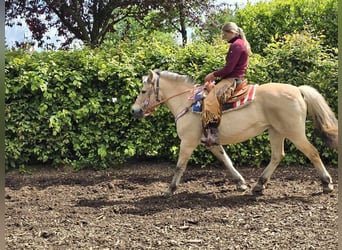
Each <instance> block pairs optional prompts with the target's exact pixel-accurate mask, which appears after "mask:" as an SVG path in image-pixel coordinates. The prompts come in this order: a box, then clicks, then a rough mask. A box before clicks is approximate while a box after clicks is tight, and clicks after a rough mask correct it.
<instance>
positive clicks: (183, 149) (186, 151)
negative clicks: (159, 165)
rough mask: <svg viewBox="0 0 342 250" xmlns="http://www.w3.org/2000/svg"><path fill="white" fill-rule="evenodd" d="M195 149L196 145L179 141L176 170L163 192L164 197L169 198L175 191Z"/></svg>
mask: <svg viewBox="0 0 342 250" xmlns="http://www.w3.org/2000/svg"><path fill="white" fill-rule="evenodd" d="M196 147H197V144H194V143H191V142H187V141H183V140H182V141H181V144H180V149H179V155H178V161H177V166H176V170H175V173H174V175H173V178H172V181H171V184H170V186H169V188H168V189H167V191H166V192H165V195H166V196H171V195H172V194H173V193H174V192H175V191H176V189H177V187H178V185H179V182H180V180H181V178H182V176H183V173H184V171H185V169H186V166H187V164H188V161H189V159H190V156H191V154H192V152H193V151H194V149H195V148H196Z"/></svg>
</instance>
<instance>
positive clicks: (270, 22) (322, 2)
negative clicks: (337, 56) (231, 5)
mask: <svg viewBox="0 0 342 250" xmlns="http://www.w3.org/2000/svg"><path fill="white" fill-rule="evenodd" d="M337 10H338V1H337V0H272V1H260V2H258V3H255V4H251V3H248V4H247V6H246V7H245V8H243V9H239V10H237V11H236V15H235V19H234V21H235V22H236V23H238V24H239V26H241V27H243V29H244V30H245V33H246V35H247V38H248V40H249V41H250V42H251V45H252V47H253V50H254V51H255V52H257V53H261V54H264V52H263V49H264V48H265V47H267V45H268V44H269V43H270V42H271V41H272V38H274V37H277V36H278V37H282V36H284V35H285V34H292V33H293V32H294V31H297V32H300V31H303V30H308V31H310V32H311V33H314V34H320V35H322V37H324V40H323V44H324V45H325V46H327V47H337V42H338V40H337V37H338V36H337V31H338V24H337V23H338V22H337V13H338V12H337Z"/></svg>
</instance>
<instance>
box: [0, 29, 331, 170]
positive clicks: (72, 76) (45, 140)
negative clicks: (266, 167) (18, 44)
mask: <svg viewBox="0 0 342 250" xmlns="http://www.w3.org/2000/svg"><path fill="white" fill-rule="evenodd" d="M227 46H228V45H227V44H225V43H223V42H217V43H216V44H214V45H210V44H206V43H199V42H198V43H192V44H189V45H188V46H186V47H184V48H181V47H177V46H173V45H172V44H167V43H162V42H158V41H157V40H155V39H150V40H141V41H136V42H135V43H134V44H132V43H121V44H116V45H115V46H112V45H111V44H110V43H107V44H105V45H103V46H102V47H101V48H98V49H94V50H91V49H87V48H85V49H82V50H75V51H57V52H42V53H34V54H33V55H32V56H30V55H27V54H25V53H18V52H7V53H6V66H5V74H6V117H5V119H6V120H5V121H6V138H5V143H6V161H7V166H8V167H10V168H11V167H12V168H16V167H21V166H27V165H32V164H49V165H50V164H52V165H72V166H73V167H74V168H84V167H90V168H94V169H100V168H106V167H111V166H113V165H115V164H119V163H125V162H127V161H129V160H130V159H142V158H145V157H156V158H158V159H162V160H167V161H170V160H171V161H175V160H176V158H177V155H178V146H179V139H178V137H177V134H176V130H175V124H174V121H173V117H172V116H171V113H170V112H169V111H168V110H167V109H166V108H165V107H160V108H158V109H157V110H156V111H155V113H154V114H153V116H151V117H149V118H148V119H145V120H136V119H134V118H133V117H132V116H131V115H130V107H131V105H132V103H133V102H134V100H135V98H136V96H137V95H138V92H139V90H140V87H141V77H142V76H143V75H145V74H147V73H148V70H149V69H154V68H160V69H163V70H165V69H168V70H172V71H175V72H181V73H184V74H188V75H190V76H192V77H193V78H194V79H196V80H197V81H198V82H201V81H202V79H203V78H204V76H205V75H206V74H207V73H208V72H209V71H211V70H213V69H216V68H218V67H220V66H221V65H222V63H223V62H224V57H225V53H226V51H227V49H228V47H227ZM266 51H267V53H266V56H260V55H258V54H254V55H253V56H252V57H251V59H250V64H249V70H248V79H249V81H250V82H253V83H259V84H261V83H267V82H270V81H276V82H277V81H278V82H286V83H292V84H294V85H301V84H309V85H312V86H314V87H316V88H318V90H319V91H320V92H321V93H322V94H323V95H324V96H325V97H326V98H327V101H328V102H329V104H330V106H331V107H332V108H333V110H334V111H335V113H336V114H337V101H336V100H337V58H335V57H333V56H331V55H332V54H333V53H330V52H329V51H325V50H324V48H323V47H322V46H321V44H320V42H319V41H317V40H316V39H313V38H312V36H311V35H310V34H305V33H300V34H294V35H293V36H287V37H284V39H283V40H281V41H278V42H274V43H271V44H269V45H268V47H267V49H266ZM112 98H117V101H116V102H115V103H114V102H113V101H112ZM307 134H308V137H309V139H310V140H311V141H313V142H314V144H315V145H316V146H317V147H318V150H319V151H320V152H321V155H322V159H323V161H324V162H325V163H326V164H330V165H335V164H336V163H337V152H336V151H334V150H329V149H327V148H326V146H324V145H323V144H322V142H321V141H320V139H319V138H316V137H315V135H314V133H313V131H312V128H311V123H310V122H308V130H307ZM227 148H228V150H227V152H228V154H229V155H230V156H231V158H232V159H233V161H234V162H235V164H236V165H260V164H264V163H267V162H268V160H269V156H270V149H269V142H268V137H267V134H262V135H260V136H258V137H257V138H253V139H251V140H248V141H246V142H244V143H239V144H235V145H229V146H228V147H227ZM286 152H287V157H286V158H285V160H284V161H283V163H284V164H306V163H307V159H306V158H305V157H303V155H302V154H301V153H299V152H298V151H297V150H296V149H295V148H294V147H293V146H292V144H290V143H287V144H286ZM191 161H192V162H193V163H196V164H203V165H205V164H209V163H211V162H213V161H214V158H213V157H212V155H211V154H209V153H208V151H206V150H205V148H204V147H202V146H200V147H199V148H198V149H197V150H196V151H195V152H194V154H193V156H192V159H191Z"/></svg>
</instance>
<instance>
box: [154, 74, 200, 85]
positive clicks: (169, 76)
mask: <svg viewBox="0 0 342 250" xmlns="http://www.w3.org/2000/svg"><path fill="white" fill-rule="evenodd" d="M156 72H157V73H159V74H160V75H161V76H163V77H165V78H167V79H168V80H171V81H176V82H186V83H190V84H192V85H195V84H196V82H195V80H194V79H192V78H191V77H190V76H187V75H181V74H178V73H175V72H171V71H156Z"/></svg>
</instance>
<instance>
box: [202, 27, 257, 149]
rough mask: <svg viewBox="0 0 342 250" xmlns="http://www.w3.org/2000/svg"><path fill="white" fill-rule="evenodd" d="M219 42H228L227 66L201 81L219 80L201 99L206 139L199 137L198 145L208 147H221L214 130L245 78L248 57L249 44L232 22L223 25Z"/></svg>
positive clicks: (216, 130)
mask: <svg viewBox="0 0 342 250" xmlns="http://www.w3.org/2000/svg"><path fill="white" fill-rule="evenodd" d="M222 39H224V40H227V41H228V43H230V46H229V50H228V53H227V56H226V65H225V66H224V67H222V68H221V69H219V70H216V71H213V72H211V73H209V74H208V75H207V76H206V77H205V79H204V81H205V82H209V83H210V82H214V81H215V80H216V78H218V80H219V81H218V83H217V84H215V86H214V87H213V88H212V89H211V90H210V92H209V94H208V96H207V97H206V98H205V99H204V105H203V111H202V126H203V129H204V135H205V137H203V138H201V142H202V143H204V144H206V145H207V146H211V145H215V144H220V142H219V138H218V135H217V133H218V129H217V128H218V126H219V124H220V121H221V115H222V111H221V106H222V104H223V103H224V102H225V101H226V100H228V98H229V97H230V96H231V95H232V92H233V91H234V89H235V88H236V87H237V85H238V84H239V83H241V82H242V80H243V79H244V76H245V72H246V69H247V65H248V58H249V56H250V55H251V49H250V45H249V42H248V41H247V39H246V37H245V34H244V32H243V30H242V29H241V28H240V27H238V26H237V25H236V24H235V23H233V22H229V23H227V24H225V25H223V27H222Z"/></svg>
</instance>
